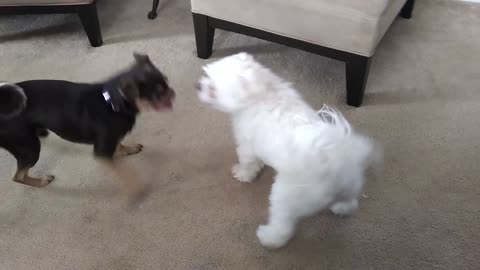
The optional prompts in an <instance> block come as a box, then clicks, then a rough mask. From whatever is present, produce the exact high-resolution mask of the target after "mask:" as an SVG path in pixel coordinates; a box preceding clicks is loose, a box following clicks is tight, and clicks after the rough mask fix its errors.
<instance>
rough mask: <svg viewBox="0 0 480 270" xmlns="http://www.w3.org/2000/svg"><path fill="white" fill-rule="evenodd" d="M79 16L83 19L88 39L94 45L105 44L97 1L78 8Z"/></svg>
mask: <svg viewBox="0 0 480 270" xmlns="http://www.w3.org/2000/svg"><path fill="white" fill-rule="evenodd" d="M78 16H79V17H80V20H81V21H82V25H83V28H84V29H85V32H86V33H87V36H88V40H89V41H90V44H91V45H92V46H93V47H100V46H102V44H103V40H102V32H101V31H100V23H99V21H98V14H97V6H96V5H95V2H93V3H92V4H89V5H85V6H82V7H80V8H79V9H78Z"/></svg>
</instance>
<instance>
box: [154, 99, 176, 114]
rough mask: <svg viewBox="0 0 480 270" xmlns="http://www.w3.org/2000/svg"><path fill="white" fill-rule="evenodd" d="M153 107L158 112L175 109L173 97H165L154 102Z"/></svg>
mask: <svg viewBox="0 0 480 270" xmlns="http://www.w3.org/2000/svg"><path fill="white" fill-rule="evenodd" d="M152 107H153V109H154V110H155V111H157V112H164V111H171V110H173V99H172V98H164V99H161V100H159V101H157V102H155V103H152Z"/></svg>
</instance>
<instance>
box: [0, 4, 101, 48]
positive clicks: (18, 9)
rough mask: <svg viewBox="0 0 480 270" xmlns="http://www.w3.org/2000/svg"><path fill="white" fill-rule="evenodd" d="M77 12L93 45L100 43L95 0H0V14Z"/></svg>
mask: <svg viewBox="0 0 480 270" xmlns="http://www.w3.org/2000/svg"><path fill="white" fill-rule="evenodd" d="M35 13H48V14H50V13H77V14H78V16H79V17H80V21H81V22H82V24H83V27H84V28H85V32H86V33H87V36H88V40H89V41H90V44H91V45H92V46H93V47H98V46H101V45H102V34H101V31H100V24H99V22H98V15H97V8H96V0H0V14H35Z"/></svg>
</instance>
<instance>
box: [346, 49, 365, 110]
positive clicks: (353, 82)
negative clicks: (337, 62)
mask: <svg viewBox="0 0 480 270" xmlns="http://www.w3.org/2000/svg"><path fill="white" fill-rule="evenodd" d="M345 70H346V79H347V104H348V105H350V106H354V107H360V105H362V101H363V95H364V93H365V86H366V84H367V79H368V72H369V70H370V57H365V56H358V57H356V58H353V59H351V60H348V61H347V62H345Z"/></svg>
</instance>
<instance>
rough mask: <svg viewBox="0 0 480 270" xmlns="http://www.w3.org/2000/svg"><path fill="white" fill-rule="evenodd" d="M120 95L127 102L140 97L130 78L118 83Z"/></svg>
mask: <svg viewBox="0 0 480 270" xmlns="http://www.w3.org/2000/svg"><path fill="white" fill-rule="evenodd" d="M119 91H120V94H121V95H122V96H123V97H124V98H125V99H126V100H128V101H135V99H137V98H138V97H139V95H140V91H139V90H138V86H137V84H136V83H135V81H134V80H133V79H132V78H125V79H122V80H121V81H120V87H119Z"/></svg>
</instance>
